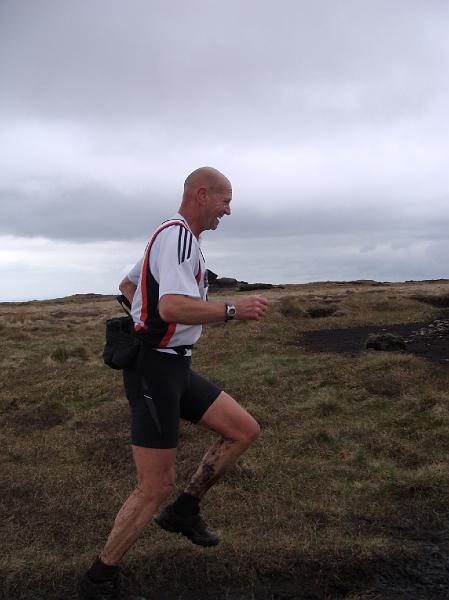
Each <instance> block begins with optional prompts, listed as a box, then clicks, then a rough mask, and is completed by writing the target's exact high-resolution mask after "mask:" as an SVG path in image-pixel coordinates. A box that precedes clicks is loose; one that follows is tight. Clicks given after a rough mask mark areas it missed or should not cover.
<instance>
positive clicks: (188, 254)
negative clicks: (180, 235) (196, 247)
mask: <svg viewBox="0 0 449 600" xmlns="http://www.w3.org/2000/svg"><path fill="white" fill-rule="evenodd" d="M192 238H193V235H192V233H191V232H189V249H188V250H187V258H188V259H189V258H190V254H191V252H192Z"/></svg>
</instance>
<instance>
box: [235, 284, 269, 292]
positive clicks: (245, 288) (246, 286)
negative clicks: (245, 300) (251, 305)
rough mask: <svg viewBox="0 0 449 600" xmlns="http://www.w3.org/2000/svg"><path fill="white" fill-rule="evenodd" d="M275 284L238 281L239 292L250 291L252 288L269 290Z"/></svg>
mask: <svg viewBox="0 0 449 600" xmlns="http://www.w3.org/2000/svg"><path fill="white" fill-rule="evenodd" d="M274 287H275V286H274V285H273V284H272V283H240V284H239V287H238V290H239V292H252V291H254V290H271V289H273V288H274Z"/></svg>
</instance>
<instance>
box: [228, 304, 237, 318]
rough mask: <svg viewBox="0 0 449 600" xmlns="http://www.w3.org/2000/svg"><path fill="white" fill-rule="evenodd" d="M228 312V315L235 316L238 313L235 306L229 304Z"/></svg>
mask: <svg viewBox="0 0 449 600" xmlns="http://www.w3.org/2000/svg"><path fill="white" fill-rule="evenodd" d="M227 313H228V317H235V313H236V310H235V306H232V305H229V306H228V307H227Z"/></svg>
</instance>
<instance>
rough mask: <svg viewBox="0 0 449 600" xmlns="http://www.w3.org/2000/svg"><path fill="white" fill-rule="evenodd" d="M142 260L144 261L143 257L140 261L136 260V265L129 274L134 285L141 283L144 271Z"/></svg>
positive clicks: (128, 276)
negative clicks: (141, 275) (141, 274)
mask: <svg viewBox="0 0 449 600" xmlns="http://www.w3.org/2000/svg"><path fill="white" fill-rule="evenodd" d="M142 262H143V258H141V259H140V260H139V261H137V262H136V264H135V265H134V267H133V268H132V269H131V271H130V272H129V273H128V275H127V278H128V279H129V280H130V282H131V283H133V284H134V285H137V284H138V283H139V279H140V273H141V271H142Z"/></svg>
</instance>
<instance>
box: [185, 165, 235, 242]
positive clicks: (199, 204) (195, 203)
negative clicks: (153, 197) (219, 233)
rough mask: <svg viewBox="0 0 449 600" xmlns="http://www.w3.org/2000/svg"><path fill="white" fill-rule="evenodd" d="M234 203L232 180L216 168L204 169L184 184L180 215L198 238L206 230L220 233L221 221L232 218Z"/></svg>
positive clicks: (191, 176) (195, 173)
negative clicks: (224, 217) (231, 204)
mask: <svg viewBox="0 0 449 600" xmlns="http://www.w3.org/2000/svg"><path fill="white" fill-rule="evenodd" d="M231 199H232V186H231V182H230V181H229V179H228V178H227V177H225V176H224V175H223V173H220V171H217V169H214V168H213V167H201V168H199V169H196V171H193V173H190V175H189V176H188V177H187V179H186V180H185V182H184V194H183V196H182V202H181V207H180V209H179V212H180V213H181V215H182V216H183V217H184V218H185V219H187V222H188V224H189V226H190V228H191V230H192V231H193V233H194V234H195V235H196V236H197V237H198V236H199V235H200V233H201V232H203V231H205V230H206V229H217V227H218V225H219V223H220V219H221V218H222V217H223V216H224V215H230V214H231V209H230V203H231Z"/></svg>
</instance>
